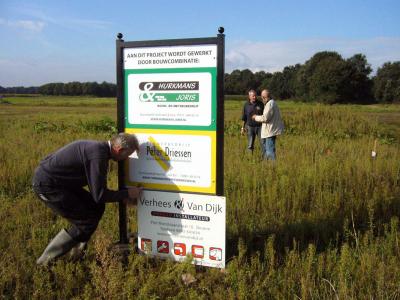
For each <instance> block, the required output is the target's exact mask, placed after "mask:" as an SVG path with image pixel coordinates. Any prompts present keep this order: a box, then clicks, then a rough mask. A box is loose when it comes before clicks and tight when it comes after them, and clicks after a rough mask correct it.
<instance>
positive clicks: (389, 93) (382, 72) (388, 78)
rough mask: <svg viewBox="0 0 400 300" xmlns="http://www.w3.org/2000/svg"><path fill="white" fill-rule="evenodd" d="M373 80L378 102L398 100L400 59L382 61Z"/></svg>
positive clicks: (399, 93)
mask: <svg viewBox="0 0 400 300" xmlns="http://www.w3.org/2000/svg"><path fill="white" fill-rule="evenodd" d="M373 81H374V96H375V99H376V100H377V101H378V102H400V61H397V62H386V63H384V64H383V66H382V67H380V68H379V69H378V71H377V72H376V76H375V77H374V79H373Z"/></svg>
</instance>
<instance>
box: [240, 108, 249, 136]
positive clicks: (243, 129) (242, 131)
mask: <svg viewBox="0 0 400 300" xmlns="http://www.w3.org/2000/svg"><path fill="white" fill-rule="evenodd" d="M242 121H243V124H242V128H240V134H241V135H243V134H244V133H245V132H246V123H247V115H246V104H244V105H243V111H242Z"/></svg>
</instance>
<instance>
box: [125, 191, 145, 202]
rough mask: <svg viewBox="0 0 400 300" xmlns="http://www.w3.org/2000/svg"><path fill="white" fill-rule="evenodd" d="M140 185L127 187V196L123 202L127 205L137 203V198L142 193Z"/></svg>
mask: <svg viewBox="0 0 400 300" xmlns="http://www.w3.org/2000/svg"><path fill="white" fill-rule="evenodd" d="M142 190H143V188H142V187H131V188H128V195H129V198H127V199H125V203H126V204H128V205H137V199H138V198H139V197H140V195H141V194H142Z"/></svg>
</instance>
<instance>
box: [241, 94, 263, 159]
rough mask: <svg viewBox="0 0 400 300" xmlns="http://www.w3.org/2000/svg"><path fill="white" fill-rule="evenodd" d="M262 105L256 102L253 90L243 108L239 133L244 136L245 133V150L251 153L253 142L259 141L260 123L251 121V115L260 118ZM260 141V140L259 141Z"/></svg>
mask: <svg viewBox="0 0 400 300" xmlns="http://www.w3.org/2000/svg"><path fill="white" fill-rule="evenodd" d="M263 110H264V104H263V103H262V102H261V101H259V100H257V93H256V91H255V90H250V91H249V99H248V101H247V102H246V103H245V104H244V106H243V113H242V121H243V125H242V128H241V130H240V133H241V134H242V135H244V133H245V132H247V150H249V151H251V152H253V150H254V141H255V139H256V137H257V136H258V138H259V139H260V134H261V123H259V122H256V121H254V120H253V118H252V117H253V115H257V116H260V115H262V114H263ZM260 141H261V140H260Z"/></svg>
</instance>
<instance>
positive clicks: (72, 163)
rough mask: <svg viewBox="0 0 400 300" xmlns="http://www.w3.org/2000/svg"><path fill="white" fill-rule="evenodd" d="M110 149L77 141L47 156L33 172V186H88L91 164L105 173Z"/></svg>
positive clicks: (88, 142)
mask: <svg viewBox="0 0 400 300" xmlns="http://www.w3.org/2000/svg"><path fill="white" fill-rule="evenodd" d="M109 159H110V149H109V146H108V144H107V143H106V142H98V141H91V140H79V141H75V142H73V143H70V144H68V145H66V146H64V147H62V148H60V149H59V150H57V151H56V152H54V153H52V154H50V155H48V156H47V157H46V158H44V159H43V160H42V161H41V162H40V165H39V167H38V168H37V169H36V171H35V179H34V184H42V185H52V186H60V187H82V186H85V185H87V184H88V180H90V179H89V178H90V177H91V176H90V175H91V174H90V172H91V168H92V165H93V164H100V166H99V170H101V171H102V172H103V171H105V173H106V171H107V167H108V160H109Z"/></svg>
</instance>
